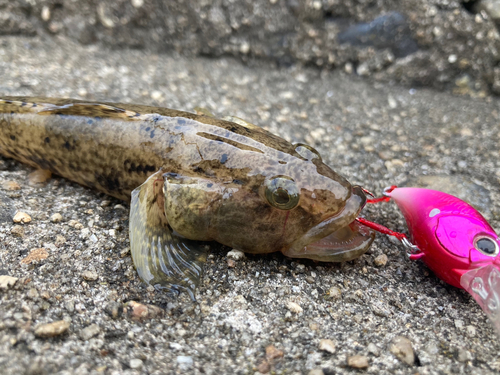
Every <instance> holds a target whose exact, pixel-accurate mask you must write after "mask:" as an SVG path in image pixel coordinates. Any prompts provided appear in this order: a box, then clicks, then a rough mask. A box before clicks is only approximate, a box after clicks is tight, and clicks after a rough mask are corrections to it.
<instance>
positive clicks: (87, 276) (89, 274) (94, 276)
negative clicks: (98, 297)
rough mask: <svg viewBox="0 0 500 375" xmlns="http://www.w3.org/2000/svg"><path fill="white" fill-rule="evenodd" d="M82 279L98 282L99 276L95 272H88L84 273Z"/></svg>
mask: <svg viewBox="0 0 500 375" xmlns="http://www.w3.org/2000/svg"><path fill="white" fill-rule="evenodd" d="M82 277H83V278H84V279H85V280H87V281H96V280H97V279H98V278H99V275H98V274H97V272H95V271H91V270H87V271H84V272H83V273H82Z"/></svg>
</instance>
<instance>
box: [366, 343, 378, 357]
mask: <svg viewBox="0 0 500 375" xmlns="http://www.w3.org/2000/svg"><path fill="white" fill-rule="evenodd" d="M366 350H368V353H371V354H373V355H375V356H378V355H379V353H380V351H379V350H378V347H377V345H375V344H374V343H372V342H371V343H369V344H368V347H367V348H366Z"/></svg>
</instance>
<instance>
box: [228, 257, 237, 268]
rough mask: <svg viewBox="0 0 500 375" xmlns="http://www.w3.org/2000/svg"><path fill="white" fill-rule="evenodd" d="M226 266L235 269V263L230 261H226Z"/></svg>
mask: <svg viewBox="0 0 500 375" xmlns="http://www.w3.org/2000/svg"><path fill="white" fill-rule="evenodd" d="M227 266H228V267H229V268H234V267H236V262H235V261H234V260H232V259H228V260H227Z"/></svg>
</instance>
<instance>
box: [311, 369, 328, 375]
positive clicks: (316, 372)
mask: <svg viewBox="0 0 500 375" xmlns="http://www.w3.org/2000/svg"><path fill="white" fill-rule="evenodd" d="M307 375H325V373H324V372H323V370H322V369H320V368H315V369H312V370H311V371H309V372H308V373H307Z"/></svg>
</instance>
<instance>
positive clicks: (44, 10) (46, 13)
mask: <svg viewBox="0 0 500 375" xmlns="http://www.w3.org/2000/svg"><path fill="white" fill-rule="evenodd" d="M41 16H42V20H44V21H45V22H47V21H48V20H50V8H49V7H48V6H47V5H44V6H43V8H42V14H41Z"/></svg>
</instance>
